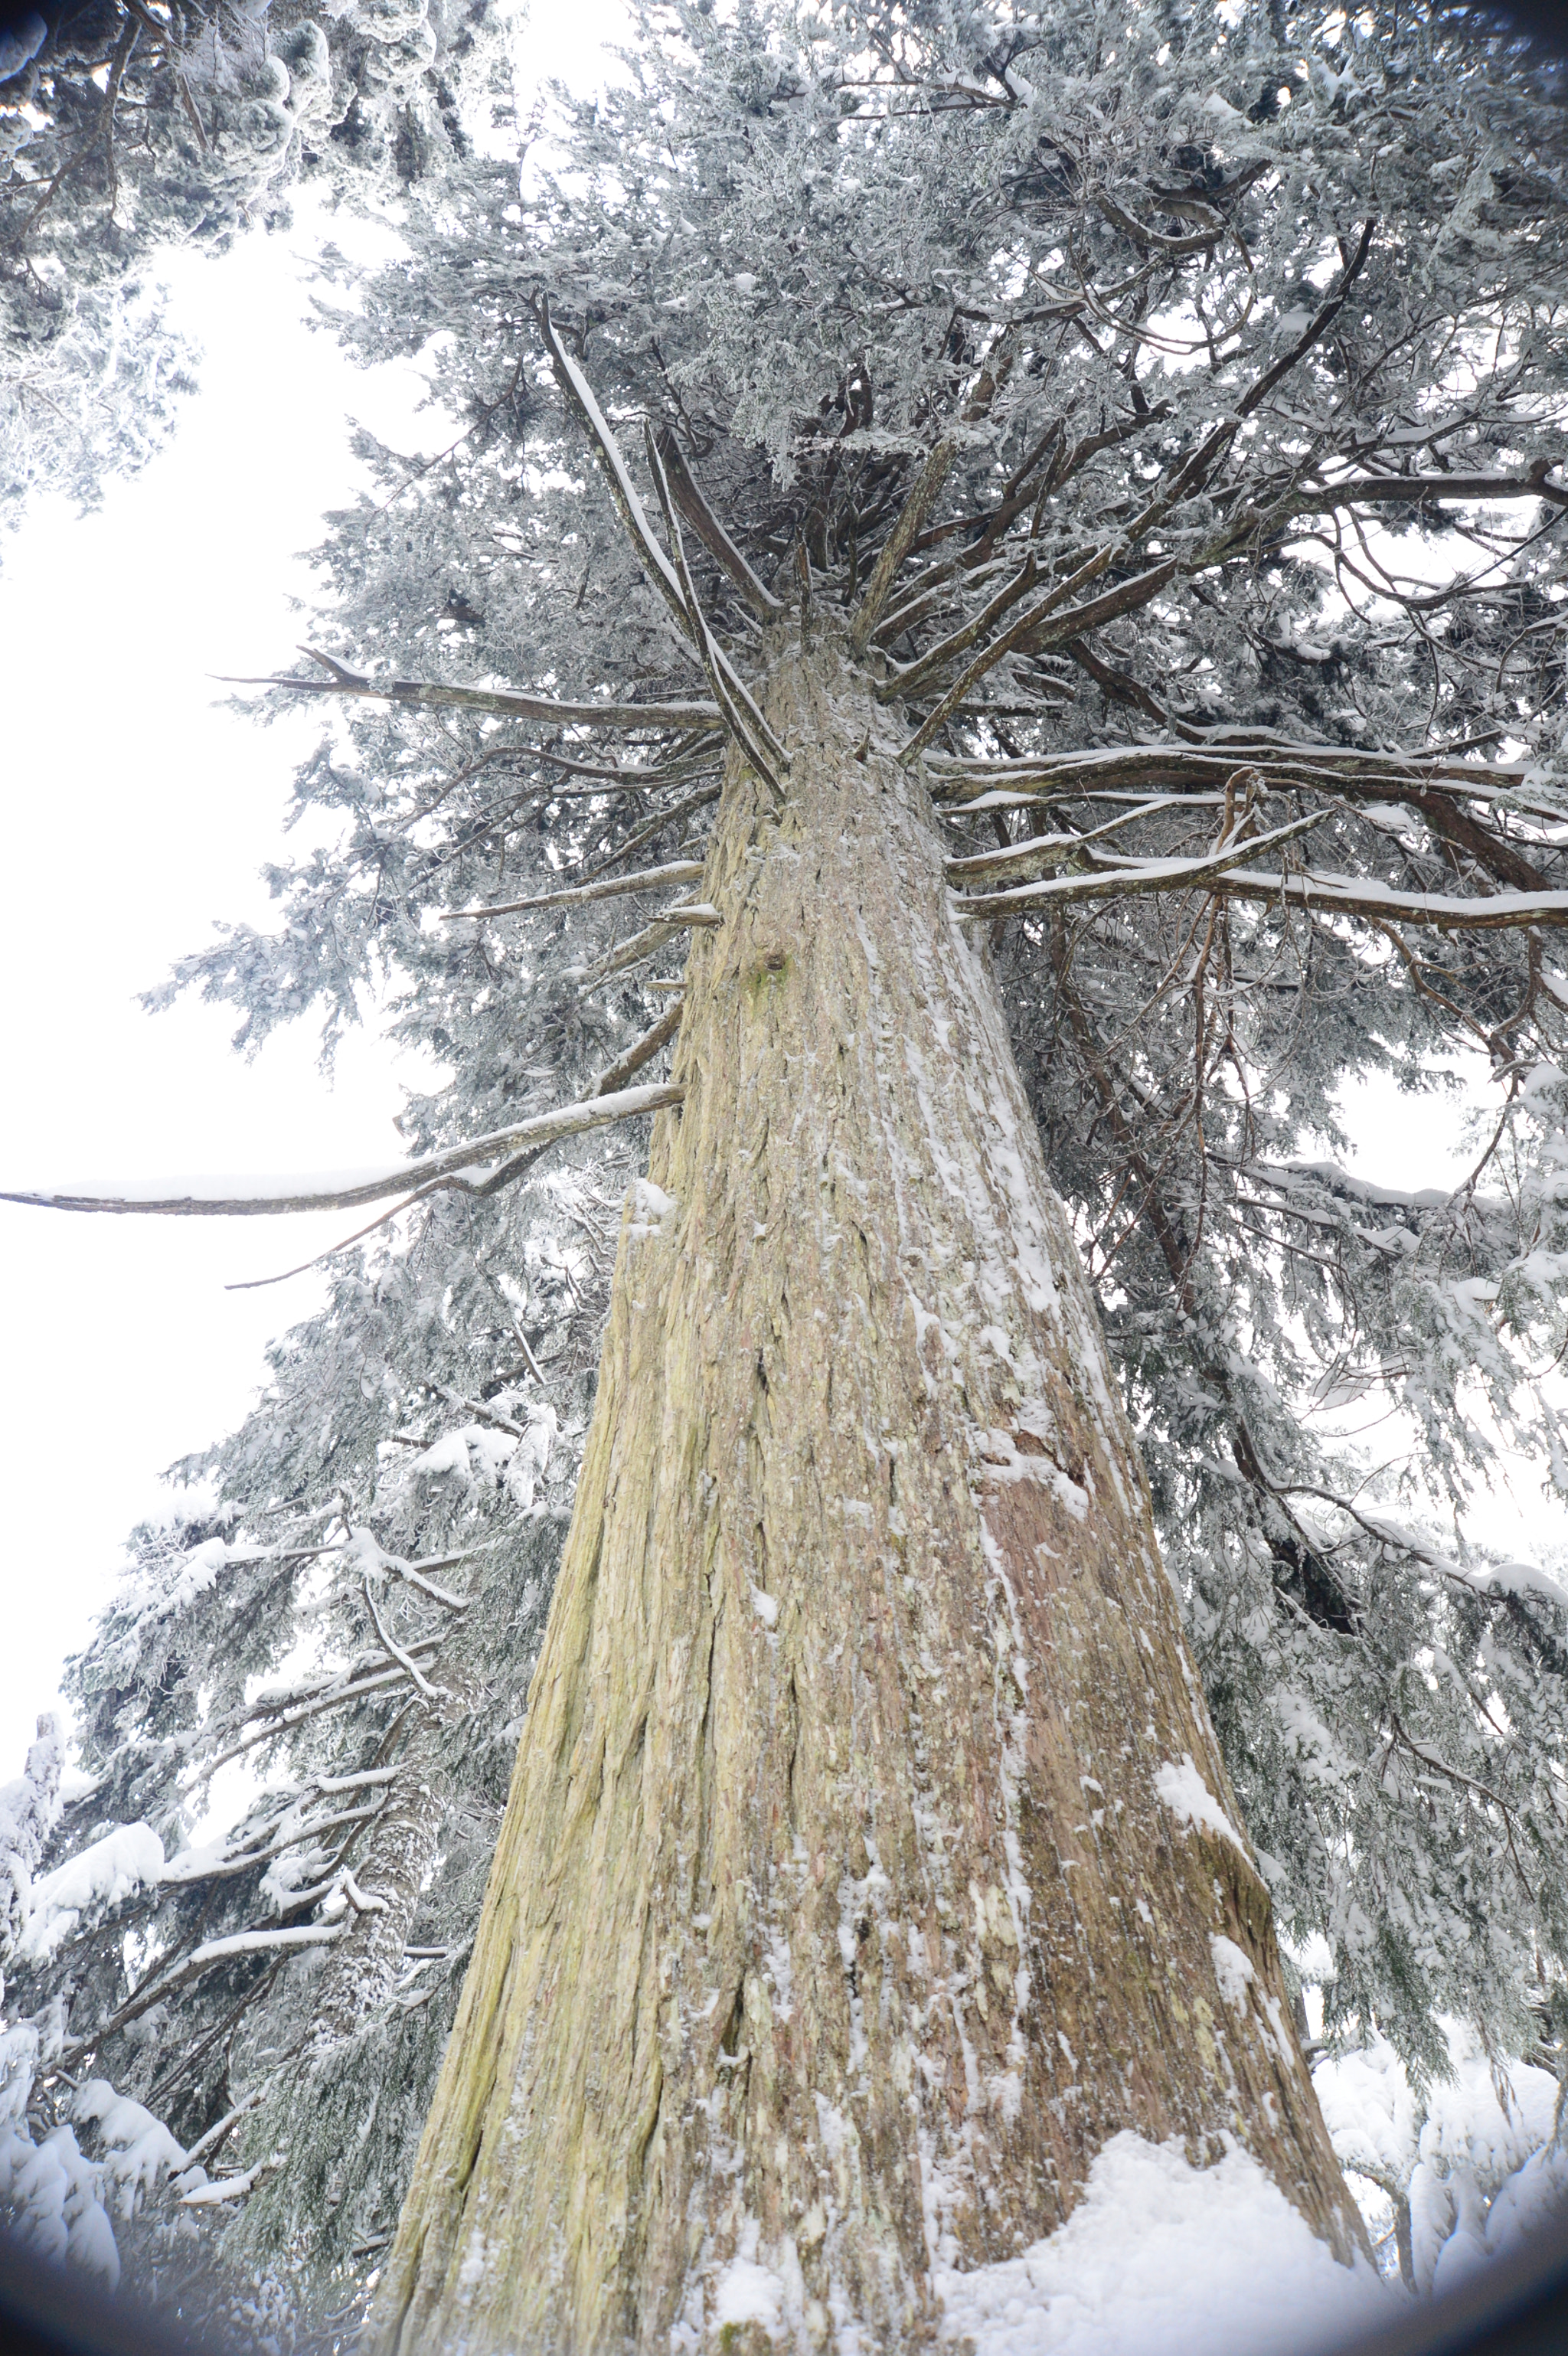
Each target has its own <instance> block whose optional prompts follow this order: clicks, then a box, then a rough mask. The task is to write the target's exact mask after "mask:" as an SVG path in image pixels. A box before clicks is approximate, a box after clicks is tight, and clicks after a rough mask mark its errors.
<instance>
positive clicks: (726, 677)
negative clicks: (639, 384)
mask: <svg viewBox="0 0 1568 2356" xmlns="http://www.w3.org/2000/svg"><path fill="white" fill-rule="evenodd" d="M643 435H644V441H645V448H646V454H647V461H648V471H649V473H650V474H651V475H652V476H653V478H654V487H655V489H656V491H657V493H658V498H659V505H660V507H661V508H662V509H664V519H665V524H666V527H667V530H668V532H669V541H670V551H671V556H672V560H673V562H674V566H675V574H676V580H677V584H678V585H679V588H680V592H681V594H682V596H683V597H684V599H685V601H686V610H687V614H688V617H689V620H690V623H691V629H692V635H693V637H695V639H696V641H697V648H698V652H699V654H700V655H701V657H702V667H703V669H704V670H705V671H706V672H707V673H708V684H709V687H710V688H711V689H712V691H713V700H714V701H715V702H716V703H717V704H718V706H719V709H720V712H722V713H723V715H724V724H725V726H726V727H727V728H728V729H729V731H730V734H731V736H732V737H733V738H734V740H735V742H736V744H739V746H740V747H741V752H742V753H743V754H744V755H745V756H746V758H747V760H748V761H749V762H750V763H751V765H752V768H753V769H755V771H756V772H757V775H758V776H760V777H761V778H762V779H763V782H764V784H766V785H767V786H769V787H771V788H772V790H773V793H774V795H775V796H777V797H778V798H780V799H782V798H783V794H784V788H783V787H782V786H781V785H780V784H779V781H778V776H776V775H775V774H774V773H775V771H779V772H784V773H787V772H788V769H789V755H788V753H787V752H786V751H785V750H784V746H783V745H782V744H780V743H779V740H778V738H777V737H776V736H775V735H774V734H773V730H772V729H771V728H770V727H769V726H768V723H767V722H766V721H765V720H764V719H763V715H762V713H761V712H759V711H758V709H757V707H756V704H755V703H754V702H753V701H752V693H751V690H750V689H749V688H748V687H747V685H746V683H745V681H744V680H742V679H741V676H740V674H739V673H738V672H737V671H736V669H735V668H734V666H733V664H732V663H731V661H730V659H729V658H728V657H727V656H726V654H725V653H724V650H723V648H721V647H720V644H719V641H718V640H717V638H715V637H714V635H713V633H712V631H711V630H710V629H709V626H708V620H707V616H705V615H704V613H703V611H702V607H701V605H700V603H699V599H698V594H697V584H696V583H695V581H693V579H692V577H691V569H690V567H689V566H688V563H687V561H686V544H685V541H683V539H682V537H681V530H680V518H679V516H678V515H677V513H676V507H675V500H674V498H673V497H672V495H671V492H670V487H669V483H668V479H667V477H666V474H665V469H664V461H663V459H662V458H661V457H660V456H659V453H658V445H657V444H656V442H655V440H654V434H653V429H652V427H651V426H649V425H647V424H645V425H644V427H643Z"/></svg>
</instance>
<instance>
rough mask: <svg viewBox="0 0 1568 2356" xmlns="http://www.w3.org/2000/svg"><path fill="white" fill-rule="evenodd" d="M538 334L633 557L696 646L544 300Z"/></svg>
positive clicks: (670, 573) (669, 567) (600, 417)
mask: <svg viewBox="0 0 1568 2356" xmlns="http://www.w3.org/2000/svg"><path fill="white" fill-rule="evenodd" d="M539 333H540V334H541V335H542V336H543V337H544V340H545V348H546V349H547V351H548V352H549V357H550V365H551V367H552V368H553V369H554V370H555V380H556V382H557V383H558V384H559V385H560V389H561V391H562V393H563V394H564V395H565V397H566V403H567V406H568V408H569V409H571V410H572V411H573V412H575V414H576V416H577V418H578V421H579V423H581V426H582V427H583V429H584V431H585V432H586V434H587V435H588V438H589V440H590V442H592V444H593V451H594V455H595V456H596V457H597V459H598V461H599V465H600V467H601V470H602V471H603V476H604V479H605V481H606V483H607V484H608V485H609V487H610V497H611V498H613V501H614V502H615V508H616V511H617V513H618V514H619V516H620V518H621V520H622V522H623V523H624V525H625V527H626V532H627V536H628V538H629V539H630V541H631V542H632V545H633V548H634V549H635V552H636V554H637V558H638V561H639V562H640V563H642V564H644V565H645V566H646V568H647V571H648V573H649V575H650V577H651V578H652V581H653V584H654V586H655V588H656V590H657V591H658V593H659V594H660V596H661V597H663V599H664V601H665V604H666V605H667V606H668V607H669V609H670V612H671V613H672V614H673V615H674V616H675V621H676V626H677V629H678V630H679V631H680V634H681V636H682V637H684V638H689V639H690V640H691V641H692V642H693V644H695V643H696V639H697V629H696V626H695V624H694V623H693V621H692V617H691V616H690V614H689V613H688V610H687V604H686V595H685V593H684V591H683V590H682V588H681V585H680V579H679V575H678V574H677V572H676V569H675V567H674V565H673V564H672V563H671V562H670V561H669V558H668V557H667V555H666V554H665V552H664V550H663V549H662V548H661V547H660V546H659V543H658V538H657V535H656V532H655V530H654V528H653V525H652V524H651V523H650V522H649V521H648V512H647V509H645V507H644V505H643V502H642V499H641V498H640V496H639V495H638V491H637V487H636V485H635V483H634V482H633V480H632V477H631V475H630V473H629V472H628V471H627V466H626V462H625V460H624V457H623V456H622V455H621V445H620V444H619V443H618V442H617V441H616V439H615V436H614V434H613V433H612V432H611V430H610V427H609V425H608V424H607V423H606V422H605V418H604V412H603V410H602V409H601V408H600V406H599V403H598V402H597V401H595V399H594V397H593V388H592V385H591V384H590V383H589V381H588V379H587V378H586V377H585V376H584V375H583V373H582V370H581V369H580V368H579V367H578V365H577V362H576V361H575V360H574V359H572V357H571V353H570V352H569V351H568V350H567V348H566V346H565V345H564V344H563V343H562V341H561V339H560V337H559V336H558V335H557V333H556V331H555V322H554V320H553V319H552V318H551V317H550V316H549V303H548V302H546V301H543V300H541V301H540V304H539Z"/></svg>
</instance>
